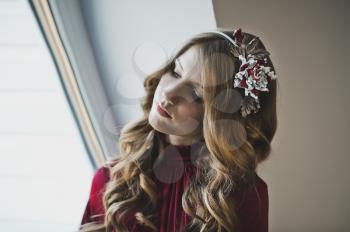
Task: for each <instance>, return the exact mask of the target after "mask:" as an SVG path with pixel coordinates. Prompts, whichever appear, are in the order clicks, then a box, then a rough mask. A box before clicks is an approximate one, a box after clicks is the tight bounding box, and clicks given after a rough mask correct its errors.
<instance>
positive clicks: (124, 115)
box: [80, 0, 216, 153]
mask: <svg viewBox="0 0 350 232" xmlns="http://www.w3.org/2000/svg"><path fill="white" fill-rule="evenodd" d="M80 4H81V7H82V10H83V16H84V18H85V22H86V26H87V31H88V33H89V35H90V38H91V43H92V45H93V47H94V52H95V55H96V57H97V63H98V65H99V69H100V73H101V76H102V79H103V82H104V86H105V88H106V91H107V95H108V97H109V98H110V99H109V100H110V102H112V103H111V104H112V105H111V106H110V109H109V111H110V112H113V114H116V118H117V121H118V122H117V125H115V124H114V123H113V122H111V124H110V125H109V124H108V123H109V122H110V121H111V120H108V116H107V117H106V119H105V122H104V123H105V124H106V127H107V130H108V131H109V132H110V135H111V136H110V139H111V140H114V141H116V140H117V138H118V132H119V129H120V128H121V127H122V126H123V125H124V124H126V123H127V122H130V121H131V120H133V119H137V118H139V117H140V116H141V115H142V111H141V107H140V98H141V97H142V96H143V94H144V92H143V85H142V83H143V79H144V77H145V76H146V74H148V73H150V72H152V71H155V70H156V68H157V67H159V66H160V65H161V64H162V63H163V62H165V59H166V58H167V57H169V56H170V55H171V54H172V53H173V51H174V50H176V48H177V46H179V44H180V43H181V42H184V41H185V40H186V39H188V37H190V36H191V35H193V34H196V33H197V32H200V31H203V30H209V29H213V28H215V27H216V24H215V18H214V14H213V8H212V3H211V1H209V0H194V1H185V0H181V1H163V0H152V1H136V0H131V1H114V0H104V1H94V0H83V1H80ZM111 149H114V148H111ZM112 153H113V152H112Z"/></svg>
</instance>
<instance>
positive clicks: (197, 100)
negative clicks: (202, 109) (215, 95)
mask: <svg viewBox="0 0 350 232" xmlns="http://www.w3.org/2000/svg"><path fill="white" fill-rule="evenodd" d="M193 96H194V99H195V101H196V102H203V99H202V98H201V97H200V96H199V94H198V93H197V92H196V91H195V90H193Z"/></svg>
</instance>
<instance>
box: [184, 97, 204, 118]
mask: <svg viewBox="0 0 350 232" xmlns="http://www.w3.org/2000/svg"><path fill="white" fill-rule="evenodd" d="M203 113H204V112H203V107H202V106H200V105H198V104H197V103H194V102H193V103H189V104H186V106H184V107H181V108H180V109H179V115H180V117H181V118H188V117H191V118H193V119H196V120H197V121H198V122H201V121H202V120H203Z"/></svg>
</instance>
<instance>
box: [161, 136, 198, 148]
mask: <svg viewBox="0 0 350 232" xmlns="http://www.w3.org/2000/svg"><path fill="white" fill-rule="evenodd" d="M201 141H204V139H203V136H202V135H198V136H195V137H191V138H188V137H183V136H176V135H167V134H166V135H165V142H166V143H169V144H172V145H174V146H191V145H192V144H194V143H197V142H201Z"/></svg>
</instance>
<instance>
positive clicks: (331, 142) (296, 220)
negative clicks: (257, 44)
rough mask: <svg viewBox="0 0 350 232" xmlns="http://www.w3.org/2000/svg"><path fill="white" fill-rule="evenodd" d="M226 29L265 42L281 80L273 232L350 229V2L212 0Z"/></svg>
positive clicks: (270, 172)
mask: <svg viewBox="0 0 350 232" xmlns="http://www.w3.org/2000/svg"><path fill="white" fill-rule="evenodd" d="M213 5H214V9H215V15H216V18H217V24H218V26H220V27H232V26H234V27H242V29H243V30H244V31H247V32H251V33H254V34H256V35H258V36H260V38H261V39H262V40H263V41H264V43H265V45H266V47H267V49H268V50H269V51H270V52H271V54H272V56H271V57H272V60H273V62H274V65H275V67H276V69H277V75H278V79H279V83H280V90H279V91H280V92H279V95H278V97H279V99H278V116H279V117H278V119H279V125H278V129H277V134H276V137H275V139H274V141H273V154H272V155H271V157H270V158H269V160H268V161H267V162H265V163H264V164H263V165H262V166H261V167H260V168H259V173H260V174H261V176H262V177H263V179H264V180H266V182H267V184H268V186H269V195H270V229H271V230H270V231H272V232H279V231H284V232H288V231H298V232H304V231H305V232H311V231H318V232H322V231H324V232H326V231H327V232H328V231H332V232H333V231H350V221H349V215H350V200H349V196H350V181H349V177H350V169H349V163H350V156H349V149H348V144H349V142H348V140H349V131H350V126H349V122H348V119H349V113H350V111H349V107H348V105H349V103H348V101H349V100H350V91H349V89H348V88H349V86H350V78H349V69H348V67H349V64H348V61H349V52H350V44H349V41H350V30H349V25H348V24H349V22H350V15H349V9H350V2H349V1H345V0H343V1H341V0H336V1H326V0H312V1H310V0H309V1H274V0H265V1H258V0H256V1H253V0H247V1H238V0H236V1H232V0H215V1H213Z"/></svg>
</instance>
